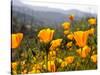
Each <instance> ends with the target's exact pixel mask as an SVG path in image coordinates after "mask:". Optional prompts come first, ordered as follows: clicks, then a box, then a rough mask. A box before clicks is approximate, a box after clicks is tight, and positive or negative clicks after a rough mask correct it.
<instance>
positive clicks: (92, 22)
mask: <svg viewBox="0 0 100 75" xmlns="http://www.w3.org/2000/svg"><path fill="white" fill-rule="evenodd" d="M88 23H89V24H90V25H96V19H95V18H89V19H88Z"/></svg>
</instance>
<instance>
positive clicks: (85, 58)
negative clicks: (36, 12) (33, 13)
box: [11, 15, 97, 74]
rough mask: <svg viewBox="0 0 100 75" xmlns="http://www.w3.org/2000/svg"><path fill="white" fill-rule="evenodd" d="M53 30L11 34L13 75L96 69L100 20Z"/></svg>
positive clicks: (66, 23)
mask: <svg viewBox="0 0 100 75" xmlns="http://www.w3.org/2000/svg"><path fill="white" fill-rule="evenodd" d="M67 18H68V19H69V21H64V22H62V23H61V24H60V29H55V28H53V27H48V26H46V27H41V28H33V30H34V29H35V30H36V32H35V33H34V34H32V35H34V36H31V37H30V36H29V35H24V33H22V32H16V33H11V38H12V39H11V42H12V45H11V50H12V55H11V58H12V60H11V70H12V74H34V73H48V72H65V71H78V70H96V69H97V18H95V17H92V16H91V17H87V18H84V19H83V18H82V19H80V20H75V15H69V17H67Z"/></svg>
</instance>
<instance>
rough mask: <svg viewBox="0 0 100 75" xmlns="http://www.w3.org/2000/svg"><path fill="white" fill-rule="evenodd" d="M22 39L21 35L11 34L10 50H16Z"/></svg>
mask: <svg viewBox="0 0 100 75" xmlns="http://www.w3.org/2000/svg"><path fill="white" fill-rule="evenodd" d="M22 39H23V33H16V34H11V40H12V41H11V42H12V46H11V47H12V48H17V47H18V46H19V45H20V43H21V40H22Z"/></svg>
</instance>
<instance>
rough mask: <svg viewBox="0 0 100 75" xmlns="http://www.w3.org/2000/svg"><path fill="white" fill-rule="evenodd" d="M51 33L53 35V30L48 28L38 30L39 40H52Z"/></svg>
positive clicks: (46, 41) (45, 41)
mask: <svg viewBox="0 0 100 75" xmlns="http://www.w3.org/2000/svg"><path fill="white" fill-rule="evenodd" d="M53 35H54V30H51V29H49V28H48V29H42V30H40V32H39V34H38V37H39V40H40V42H44V43H48V42H50V41H51V40H52V38H53Z"/></svg>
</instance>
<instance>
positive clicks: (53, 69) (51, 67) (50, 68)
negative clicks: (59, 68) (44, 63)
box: [48, 61, 56, 72]
mask: <svg viewBox="0 0 100 75" xmlns="http://www.w3.org/2000/svg"><path fill="white" fill-rule="evenodd" d="M48 71H50V72H56V65H55V62H54V61H48Z"/></svg>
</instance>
